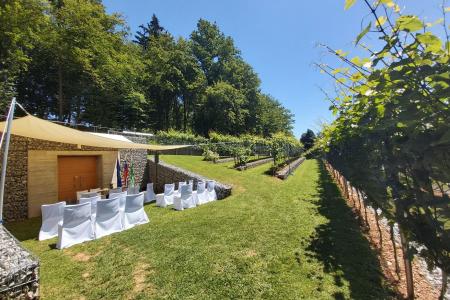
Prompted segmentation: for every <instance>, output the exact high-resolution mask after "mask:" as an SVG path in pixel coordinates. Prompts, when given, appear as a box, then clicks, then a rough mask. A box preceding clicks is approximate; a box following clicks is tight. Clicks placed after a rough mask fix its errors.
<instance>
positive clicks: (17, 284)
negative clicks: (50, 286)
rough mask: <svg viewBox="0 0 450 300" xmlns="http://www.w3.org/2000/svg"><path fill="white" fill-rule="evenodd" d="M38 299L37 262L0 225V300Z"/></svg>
mask: <svg viewBox="0 0 450 300" xmlns="http://www.w3.org/2000/svg"><path fill="white" fill-rule="evenodd" d="M38 297H39V260H38V259H37V258H36V257H34V256H33V255H32V254H31V253H30V252H28V251H27V250H25V249H24V248H22V247H21V245H20V242H19V241H18V240H16V239H15V238H14V237H13V236H12V234H10V233H9V231H8V230H6V228H4V227H3V226H2V225H0V299H36V298H38Z"/></svg>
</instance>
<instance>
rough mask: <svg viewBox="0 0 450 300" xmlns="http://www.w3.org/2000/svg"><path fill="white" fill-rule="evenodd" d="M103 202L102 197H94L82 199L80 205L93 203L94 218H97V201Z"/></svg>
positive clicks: (92, 212)
mask: <svg viewBox="0 0 450 300" xmlns="http://www.w3.org/2000/svg"><path fill="white" fill-rule="evenodd" d="M100 200H102V198H101V197H100V196H94V197H90V198H80V202H79V203H80V204H83V203H86V202H89V203H91V214H92V216H94V218H95V214H96V213H97V201H100Z"/></svg>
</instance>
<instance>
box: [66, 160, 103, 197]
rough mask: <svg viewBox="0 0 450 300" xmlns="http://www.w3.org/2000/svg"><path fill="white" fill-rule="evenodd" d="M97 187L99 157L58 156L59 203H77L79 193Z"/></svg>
mask: <svg viewBox="0 0 450 300" xmlns="http://www.w3.org/2000/svg"><path fill="white" fill-rule="evenodd" d="M97 187H98V176H97V156H58V200H59V201H67V202H68V203H75V202H76V199H77V191H83V190H87V189H92V188H97Z"/></svg>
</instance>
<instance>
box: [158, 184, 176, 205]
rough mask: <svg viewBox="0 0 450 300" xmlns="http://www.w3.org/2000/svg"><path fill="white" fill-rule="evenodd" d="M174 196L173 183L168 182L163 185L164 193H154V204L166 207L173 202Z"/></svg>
mask: <svg viewBox="0 0 450 300" xmlns="http://www.w3.org/2000/svg"><path fill="white" fill-rule="evenodd" d="M174 196H175V184H173V183H168V184H165V185H164V194H158V195H156V206H160V207H166V206H167V205H172V204H173V197H174Z"/></svg>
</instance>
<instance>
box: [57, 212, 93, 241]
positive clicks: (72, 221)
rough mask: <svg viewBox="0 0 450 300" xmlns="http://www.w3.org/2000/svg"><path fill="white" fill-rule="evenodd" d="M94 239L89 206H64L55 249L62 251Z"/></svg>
mask: <svg viewBox="0 0 450 300" xmlns="http://www.w3.org/2000/svg"><path fill="white" fill-rule="evenodd" d="M92 239H94V230H93V228H92V221H91V204H90V203H83V204H75V205H66V206H65V207H64V214H63V221H62V222H60V223H59V224H58V242H57V244H56V247H57V248H58V249H63V248H67V247H70V246H72V245H75V244H79V243H82V242H85V241H90V240H92Z"/></svg>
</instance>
